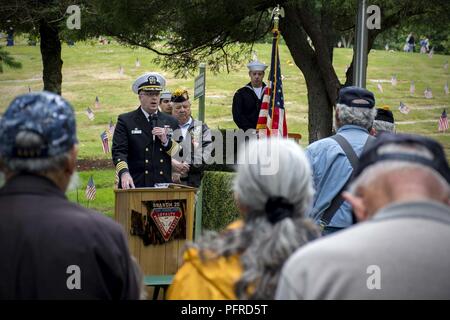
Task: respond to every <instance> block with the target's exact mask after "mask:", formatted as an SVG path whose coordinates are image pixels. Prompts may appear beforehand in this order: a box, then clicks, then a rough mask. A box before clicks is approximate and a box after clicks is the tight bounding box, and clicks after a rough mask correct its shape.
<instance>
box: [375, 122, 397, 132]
mask: <svg viewBox="0 0 450 320" xmlns="http://www.w3.org/2000/svg"><path fill="white" fill-rule="evenodd" d="M372 127H373V128H374V129H376V130H377V131H387V132H393V133H395V124H393V123H391V122H388V121H382V120H374V121H373V125H372Z"/></svg>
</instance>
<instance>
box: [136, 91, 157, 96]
mask: <svg viewBox="0 0 450 320" xmlns="http://www.w3.org/2000/svg"><path fill="white" fill-rule="evenodd" d="M139 95H140V96H147V97H154V96H159V91H142V92H140V93H139Z"/></svg>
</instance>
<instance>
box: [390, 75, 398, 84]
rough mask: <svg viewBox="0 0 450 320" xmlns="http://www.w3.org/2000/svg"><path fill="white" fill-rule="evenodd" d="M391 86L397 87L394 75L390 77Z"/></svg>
mask: <svg viewBox="0 0 450 320" xmlns="http://www.w3.org/2000/svg"><path fill="white" fill-rule="evenodd" d="M391 84H392V85H393V86H396V85H397V76H396V75H395V74H394V75H393V76H392V78H391Z"/></svg>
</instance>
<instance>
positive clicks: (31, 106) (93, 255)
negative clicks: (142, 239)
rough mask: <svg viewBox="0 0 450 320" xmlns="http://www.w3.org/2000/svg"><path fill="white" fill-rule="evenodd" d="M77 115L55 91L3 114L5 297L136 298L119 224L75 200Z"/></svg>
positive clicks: (0, 289)
mask: <svg viewBox="0 0 450 320" xmlns="http://www.w3.org/2000/svg"><path fill="white" fill-rule="evenodd" d="M77 142H78V140H77V136H76V125H75V115H74V112H73V109H72V107H71V106H70V104H69V103H68V102H67V101H66V100H64V99H63V98H62V97H60V96H58V95H56V94H53V93H50V92H38V93H29V94H26V95H22V96H19V97H17V98H16V99H14V100H13V102H12V103H11V105H10V106H9V107H8V109H7V110H6V112H5V114H4V116H3V118H2V119H1V120H0V167H2V170H4V171H5V174H6V184H5V186H4V187H3V188H2V189H1V190H0V256H1V257H2V261H4V262H3V263H0V283H1V285H0V299H137V298H139V288H138V283H137V275H136V271H135V270H136V269H135V268H134V265H133V262H132V260H131V257H130V253H129V251H128V245H127V242H126V239H125V235H124V232H123V230H122V228H121V226H120V225H119V224H117V223H116V222H114V221H113V220H111V219H109V218H107V217H105V216H104V215H102V214H99V213H96V212H94V211H92V210H89V209H85V208H83V207H81V206H79V205H77V204H75V203H72V202H69V201H68V200H67V198H66V196H65V195H64V193H65V191H66V189H67V186H68V185H69V181H70V180H71V177H72V176H73V174H74V172H75V168H76V157H77V152H78V146H77Z"/></svg>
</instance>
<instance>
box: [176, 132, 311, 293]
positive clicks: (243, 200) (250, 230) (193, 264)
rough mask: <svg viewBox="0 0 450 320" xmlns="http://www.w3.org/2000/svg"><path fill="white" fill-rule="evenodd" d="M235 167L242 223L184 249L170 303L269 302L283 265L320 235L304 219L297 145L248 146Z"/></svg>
mask: <svg viewBox="0 0 450 320" xmlns="http://www.w3.org/2000/svg"><path fill="white" fill-rule="evenodd" d="M239 163H241V165H240V166H239V168H238V171H237V175H236V178H235V180H234V192H235V198H236V202H237V204H238V208H239V210H240V212H241V215H242V220H239V221H237V222H235V223H233V224H232V225H230V226H229V227H228V228H227V230H226V231H225V232H223V233H222V234H217V233H209V234H207V235H205V237H203V238H202V239H201V240H200V241H199V242H198V243H196V244H190V245H189V246H188V249H187V250H186V251H185V253H184V264H183V265H182V267H181V268H180V269H179V270H178V272H177V274H176V275H175V277H174V281H173V283H172V285H171V287H170V288H169V292H168V299H273V298H274V295H275V290H276V286H277V282H278V278H279V274H280V271H281V268H282V266H283V264H284V262H285V261H286V259H287V258H288V257H289V256H290V255H291V254H292V253H293V252H294V251H295V250H296V249H297V248H299V247H300V246H302V245H304V244H306V243H307V242H308V241H310V240H312V239H315V238H316V237H318V235H319V232H318V230H317V229H316V227H315V225H314V224H313V223H312V222H310V221H309V220H307V219H306V218H305V216H304V212H305V210H306V209H307V208H308V206H309V205H310V201H311V199H312V195H313V187H312V182H311V169H310V166H309V163H308V160H307V159H306V157H305V155H304V153H303V150H302V149H301V148H300V147H299V146H298V145H297V144H296V143H295V142H293V141H290V140H286V139H279V138H272V139H260V140H254V141H251V142H249V144H248V145H246V148H244V152H241V153H240V155H239Z"/></svg>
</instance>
